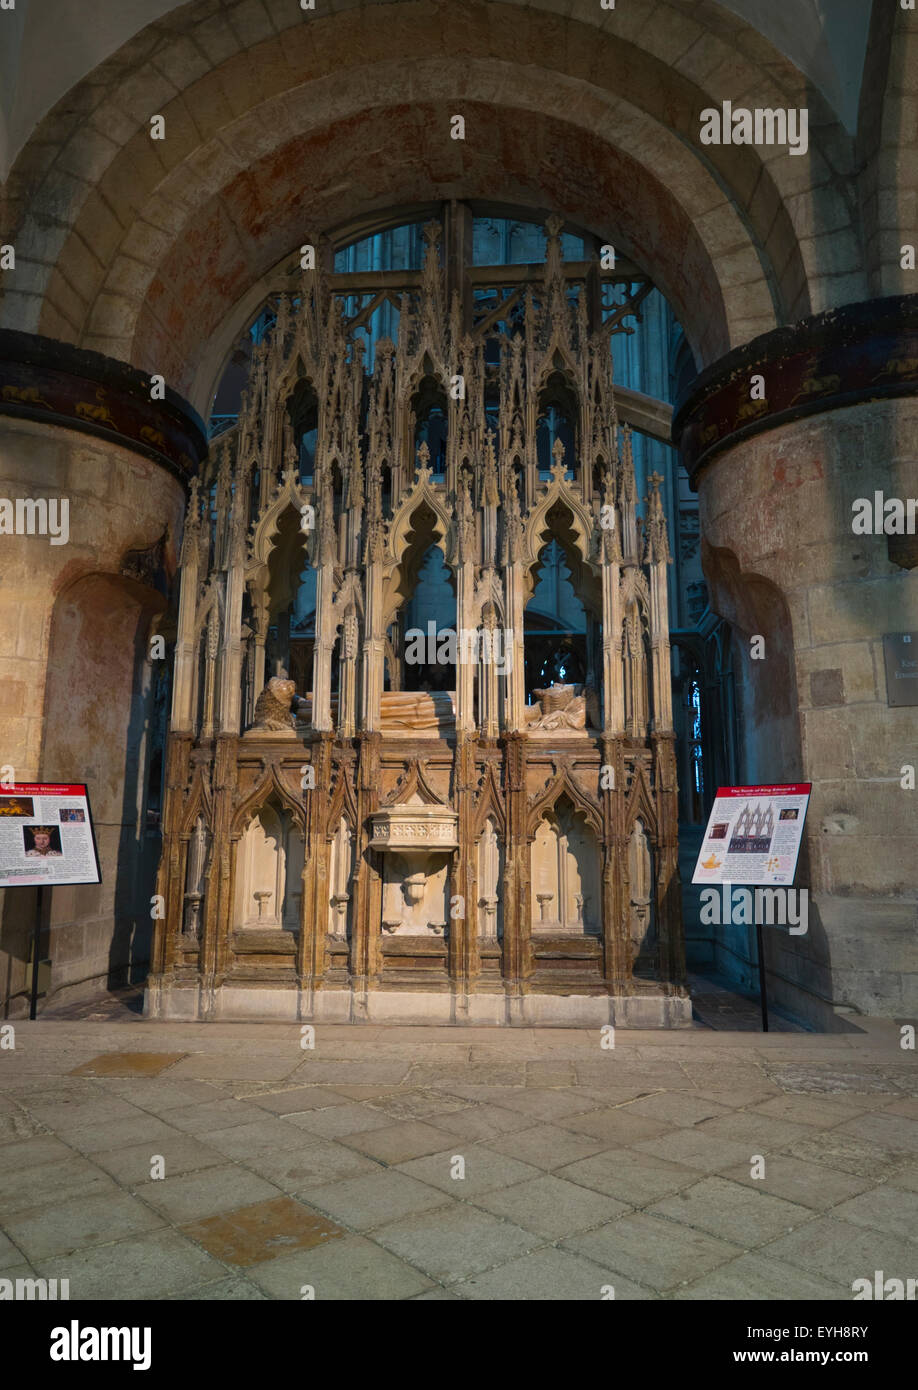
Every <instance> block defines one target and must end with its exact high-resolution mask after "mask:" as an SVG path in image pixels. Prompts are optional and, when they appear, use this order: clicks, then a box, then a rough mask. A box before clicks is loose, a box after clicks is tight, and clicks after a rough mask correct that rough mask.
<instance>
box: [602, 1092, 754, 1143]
mask: <svg viewBox="0 0 918 1390" xmlns="http://www.w3.org/2000/svg"><path fill="white" fill-rule="evenodd" d="M626 1113H627V1114H629V1115H645V1116H646V1117H647V1118H648V1119H650V1120H660V1121H662V1122H663V1123H664V1124H665V1125H666V1127H667V1128H669V1129H671V1128H672V1127H673V1125H680V1126H681V1125H685V1126H691V1125H697V1124H700V1123H701V1121H702V1120H710V1119H713V1118H715V1116H717V1115H726V1114H729V1113H730V1112H729V1110H728V1109H727V1108H726V1107H725V1106H723V1105H718V1104H717V1103H716V1101H712V1100H702V1099H699V1098H698V1097H697V1096H696V1095H694V1094H693V1093H692V1092H691V1091H658V1092H657V1094H656V1095H653V1096H642V1097H641V1098H640V1099H639V1100H635V1101H632V1102H631V1103H630V1104H629V1105H628V1107H627V1112H626ZM643 1137H645V1138H647V1139H650V1138H652V1136H651V1135H649V1134H648V1135H645V1136H643Z"/></svg>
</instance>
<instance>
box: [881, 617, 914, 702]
mask: <svg viewBox="0 0 918 1390" xmlns="http://www.w3.org/2000/svg"><path fill="white" fill-rule="evenodd" d="M883 655H884V656H885V658H886V703H887V704H888V705H918V632H888V633H886V635H885V636H884V638H883Z"/></svg>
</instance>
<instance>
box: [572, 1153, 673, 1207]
mask: <svg viewBox="0 0 918 1390" xmlns="http://www.w3.org/2000/svg"><path fill="white" fill-rule="evenodd" d="M555 1177H558V1178H564V1179H566V1180H567V1181H569V1182H576V1183H580V1184H581V1185H582V1186H583V1187H591V1188H593V1189H594V1191H596V1192H604V1193H605V1194H606V1195H607V1196H609V1197H616V1198H617V1199H618V1200H619V1201H620V1202H626V1203H627V1204H628V1205H629V1206H632V1207H643V1206H645V1205H646V1203H648V1202H653V1201H655V1200H656V1199H657V1198H659V1197H663V1196H665V1195H666V1194H667V1193H669V1192H677V1191H678V1190H679V1188H681V1187H687V1186H688V1185H689V1184H690V1183H693V1182H697V1181H698V1170H697V1168H686V1167H685V1166H684V1165H683V1164H678V1163H669V1162H667V1161H666V1160H665V1159H661V1158H654V1157H653V1156H652V1155H650V1154H644V1153H636V1152H634V1151H633V1150H631V1149H609V1150H608V1151H607V1152H606V1153H603V1154H598V1155H597V1156H596V1157H595V1158H585V1159H584V1160H583V1161H582V1162H581V1163H570V1164H568V1165H567V1167H566V1168H559V1169H558V1170H557V1171H556V1173H555Z"/></svg>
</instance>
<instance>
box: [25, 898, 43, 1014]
mask: <svg viewBox="0 0 918 1390" xmlns="http://www.w3.org/2000/svg"><path fill="white" fill-rule="evenodd" d="M43 893H44V888H43V886H42V884H40V883H39V884H38V885H37V890H36V894H35V934H34V936H33V938H32V999H31V1002H30V1004H29V1018H30V1019H34V1018H35V1013H36V1010H37V1008H38V957H39V955H40V954H41V900H42V894H43Z"/></svg>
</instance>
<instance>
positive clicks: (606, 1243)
mask: <svg viewBox="0 0 918 1390" xmlns="http://www.w3.org/2000/svg"><path fill="white" fill-rule="evenodd" d="M563 1248H564V1249H565V1250H573V1251H574V1252H575V1253H576V1254H579V1255H585V1256H586V1257H587V1259H590V1260H593V1261H594V1262H595V1263H596V1264H598V1265H601V1266H602V1267H603V1268H604V1269H609V1270H615V1271H616V1272H618V1273H620V1274H624V1275H625V1276H626V1278H629V1279H633V1280H635V1282H636V1283H638V1284H644V1285H646V1286H648V1287H649V1288H652V1289H656V1290H657V1291H658V1292H667V1291H669V1290H671V1289H675V1288H677V1287H678V1285H679V1284H682V1283H684V1282H686V1281H688V1280H690V1279H694V1278H697V1277H698V1275H699V1274H704V1273H707V1271H708V1270H711V1269H716V1268H717V1266H718V1265H722V1264H726V1262H727V1261H728V1260H730V1259H733V1258H734V1257H735V1256H736V1255H737V1254H739V1253H740V1251H739V1249H738V1247H737V1246H735V1245H728V1244H727V1242H726V1241H723V1240H716V1239H715V1238H714V1237H713V1236H709V1235H706V1234H705V1233H704V1232H703V1231H693V1230H692V1229H691V1228H690V1227H688V1226H679V1225H677V1224H676V1223H675V1222H674V1221H666V1220H665V1219H664V1218H662V1217H657V1216H646V1215H644V1214H643V1213H642V1212H635V1213H634V1214H633V1215H630V1216H622V1217H619V1219H618V1220H617V1221H610V1222H609V1224H608V1225H607V1226H601V1227H600V1228H599V1229H598V1230H595V1231H585V1232H583V1233H581V1234H580V1235H576V1236H570V1237H569V1238H568V1239H567V1240H565V1241H564V1246H563ZM613 1282H614V1281H613Z"/></svg>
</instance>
